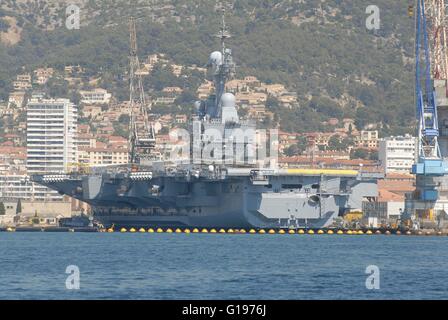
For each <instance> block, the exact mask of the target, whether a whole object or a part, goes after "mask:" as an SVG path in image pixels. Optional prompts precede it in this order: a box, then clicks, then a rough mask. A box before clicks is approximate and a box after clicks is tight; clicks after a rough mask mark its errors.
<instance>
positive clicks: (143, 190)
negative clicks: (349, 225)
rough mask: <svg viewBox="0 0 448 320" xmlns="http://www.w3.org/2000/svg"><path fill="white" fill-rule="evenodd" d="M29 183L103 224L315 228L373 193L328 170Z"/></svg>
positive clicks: (363, 180)
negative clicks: (66, 198) (73, 202)
mask: <svg viewBox="0 0 448 320" xmlns="http://www.w3.org/2000/svg"><path fill="white" fill-rule="evenodd" d="M322 172H323V173H325V170H324V171H322ZM34 180H36V181H38V182H39V183H41V184H43V185H46V186H48V187H50V188H52V189H55V190H58V191H59V192H60V193H62V194H66V195H70V196H72V197H74V198H77V199H79V200H81V201H84V202H86V203H88V204H90V205H91V207H92V210H93V214H94V217H95V218H96V220H98V221H99V222H100V223H101V224H102V225H104V226H105V227H109V226H112V225H115V226H116V227H134V228H137V227H138V228H140V227H145V228H148V227H158V226H165V227H168V226H169V227H214V228H218V227H223V228H224V227H225V228H287V227H289V228H305V227H308V228H322V227H327V226H329V225H331V224H332V222H333V221H334V219H335V218H336V217H337V216H338V215H342V214H343V213H344V212H346V211H347V210H350V209H357V208H361V205H362V201H363V200H364V199H365V198H366V197H375V196H377V187H376V178H374V177H372V176H367V177H366V176H365V177H362V175H360V174H357V175H353V174H351V175H344V174H341V175H338V174H335V173H334V172H333V173H332V174H331V175H326V176H324V175H323V174H317V173H314V172H312V173H310V174H305V175H304V174H301V173H300V174H288V173H287V172H284V173H282V172H275V173H269V174H260V173H256V174H254V171H253V170H252V171H246V172H240V171H239V172H238V173H237V174H235V173H234V174H232V173H231V172H228V171H226V172H225V173H224V172H216V173H213V174H210V173H204V174H201V175H199V176H196V177H192V176H190V175H188V174H187V175H185V173H184V172H182V173H179V174H177V175H176V174H175V175H167V174H166V173H165V172H164V173H162V174H161V175H157V174H154V173H153V172H151V174H150V176H147V177H145V176H144V174H140V175H136V174H134V173H128V174H112V173H102V174H98V175H86V176H70V177H69V176H65V177H63V178H57V177H56V176H51V177H45V176H40V177H38V176H36V177H34Z"/></svg>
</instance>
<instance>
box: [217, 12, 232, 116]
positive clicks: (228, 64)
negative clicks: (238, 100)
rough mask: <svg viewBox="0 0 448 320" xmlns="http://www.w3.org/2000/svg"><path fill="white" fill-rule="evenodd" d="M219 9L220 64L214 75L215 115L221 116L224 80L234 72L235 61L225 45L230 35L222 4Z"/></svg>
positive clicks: (229, 77)
mask: <svg viewBox="0 0 448 320" xmlns="http://www.w3.org/2000/svg"><path fill="white" fill-rule="evenodd" d="M220 10H221V14H222V20H221V30H220V31H219V32H218V33H217V34H216V37H217V38H218V39H220V40H221V50H222V51H221V55H222V56H221V57H222V61H220V62H221V64H220V65H218V66H216V67H217V69H216V72H215V76H214V78H215V79H214V83H215V90H216V98H215V115H214V116H215V117H220V116H221V107H222V106H221V97H222V95H223V94H224V92H225V87H226V82H227V81H228V80H229V79H231V78H232V77H233V76H234V74H235V63H234V62H233V57H232V50H231V49H228V48H227V47H226V40H227V39H229V38H231V37H232V36H231V34H230V32H229V31H228V29H227V24H226V17H225V14H226V9H225V7H224V6H223V5H222V6H221V8H220Z"/></svg>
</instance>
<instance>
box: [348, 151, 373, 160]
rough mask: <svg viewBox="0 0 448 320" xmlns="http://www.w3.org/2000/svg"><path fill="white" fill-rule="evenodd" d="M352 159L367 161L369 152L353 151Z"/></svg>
mask: <svg viewBox="0 0 448 320" xmlns="http://www.w3.org/2000/svg"><path fill="white" fill-rule="evenodd" d="M350 158H351V159H365V160H367V159H368V158H369V151H368V150H366V149H353V150H352V151H351V153H350Z"/></svg>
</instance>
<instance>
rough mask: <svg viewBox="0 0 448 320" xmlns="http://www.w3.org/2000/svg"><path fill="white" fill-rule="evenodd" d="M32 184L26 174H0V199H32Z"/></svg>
mask: <svg viewBox="0 0 448 320" xmlns="http://www.w3.org/2000/svg"><path fill="white" fill-rule="evenodd" d="M32 191H33V184H32V183H31V182H30V180H29V177H28V176H26V175H0V199H1V198H4V199H5V198H6V199H24V200H31V199H32Z"/></svg>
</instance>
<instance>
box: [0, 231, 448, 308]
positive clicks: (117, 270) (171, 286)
mask: <svg viewBox="0 0 448 320" xmlns="http://www.w3.org/2000/svg"><path fill="white" fill-rule="evenodd" d="M68 266H76V268H78V270H79V289H67V287H66V280H67V277H69V276H71V275H70V274H67V273H66V268H67V267H68ZM368 266H376V267H377V271H375V277H376V278H375V279H376V280H375V281H379V282H376V283H378V284H379V289H368V288H367V286H366V279H367V278H368V277H369V276H371V274H370V273H368V274H367V273H366V268H368ZM447 266H448V237H425V236H420V237H417V236H377V235H375V236H367V235H366V236H362V235H356V236H349V235H267V234H266V235H258V234H257V235H250V234H245V235H242V234H234V235H230V234H225V235H221V234H138V233H135V234H130V233H126V234H121V233H113V234H109V233H19V232H16V233H6V232H4V233H0V299H87V300H89V299H182V300H184V299H293V300H295V299H447V298H448V272H447V270H446V269H447ZM376 267H374V268H376ZM369 270H371V269H369Z"/></svg>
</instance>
